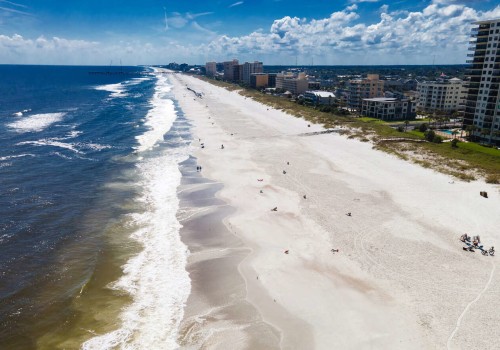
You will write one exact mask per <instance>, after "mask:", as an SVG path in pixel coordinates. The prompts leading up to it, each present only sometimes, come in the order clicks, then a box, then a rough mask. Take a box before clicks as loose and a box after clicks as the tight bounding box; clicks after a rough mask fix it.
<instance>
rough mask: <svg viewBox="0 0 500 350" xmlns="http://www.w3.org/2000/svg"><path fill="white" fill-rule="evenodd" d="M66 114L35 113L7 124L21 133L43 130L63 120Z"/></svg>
mask: <svg viewBox="0 0 500 350" xmlns="http://www.w3.org/2000/svg"><path fill="white" fill-rule="evenodd" d="M65 115H66V113H43V114H33V115H31V116H29V117H26V118H22V119H19V120H16V121H14V122H12V123H10V124H7V126H8V127H9V128H11V129H13V130H14V131H16V132H19V133H24V132H36V131H42V130H44V129H46V128H47V127H49V126H50V125H52V124H54V123H56V122H58V121H61V120H62V118H63V117H64V116H65Z"/></svg>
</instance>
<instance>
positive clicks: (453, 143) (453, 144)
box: [451, 139, 458, 148]
mask: <svg viewBox="0 0 500 350" xmlns="http://www.w3.org/2000/svg"><path fill="white" fill-rule="evenodd" d="M451 147H452V148H458V140H457V139H453V140H451Z"/></svg>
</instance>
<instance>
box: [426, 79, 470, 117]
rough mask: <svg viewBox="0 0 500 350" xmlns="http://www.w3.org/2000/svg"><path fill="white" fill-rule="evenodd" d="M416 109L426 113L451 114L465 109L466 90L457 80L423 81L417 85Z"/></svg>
mask: <svg viewBox="0 0 500 350" xmlns="http://www.w3.org/2000/svg"><path fill="white" fill-rule="evenodd" d="M417 92H418V103H417V108H418V109H419V110H421V111H426V112H435V111H443V112H452V111H458V110H463V109H464V108H465V97H466V95H467V88H466V85H465V82H464V81H463V80H460V79H458V78H452V79H449V80H444V79H442V80H437V81H423V82H420V83H418V85H417Z"/></svg>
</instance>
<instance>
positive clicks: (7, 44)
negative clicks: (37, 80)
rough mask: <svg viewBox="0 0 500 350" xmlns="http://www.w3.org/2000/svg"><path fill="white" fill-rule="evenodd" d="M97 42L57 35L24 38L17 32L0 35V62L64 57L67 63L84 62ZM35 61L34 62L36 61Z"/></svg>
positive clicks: (29, 61)
mask: <svg viewBox="0 0 500 350" xmlns="http://www.w3.org/2000/svg"><path fill="white" fill-rule="evenodd" d="M98 46H99V43H97V42H92V41H85V40H70V39H64V38H59V37H52V38H49V39H47V38H45V37H44V36H40V37H38V38H37V39H34V40H33V39H28V38H24V37H23V36H21V35H19V34H14V35H12V36H8V35H0V62H8V63H34V62H33V61H32V60H33V59H36V60H37V61H36V62H38V63H53V62H54V60H56V61H58V62H61V61H60V59H61V58H66V59H67V60H68V62H67V63H75V64H76V63H84V61H82V59H84V58H85V57H86V56H87V54H91V53H95V51H94V50H96V49H97V48H98ZM36 62H35V63H36Z"/></svg>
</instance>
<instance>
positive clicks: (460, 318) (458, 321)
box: [446, 261, 496, 350]
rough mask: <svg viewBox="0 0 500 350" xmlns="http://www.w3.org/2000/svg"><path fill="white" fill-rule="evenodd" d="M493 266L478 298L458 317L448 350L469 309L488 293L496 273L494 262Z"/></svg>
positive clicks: (448, 343)
mask: <svg viewBox="0 0 500 350" xmlns="http://www.w3.org/2000/svg"><path fill="white" fill-rule="evenodd" d="M491 265H492V266H493V268H492V269H491V272H490V278H489V279H488V282H486V285H485V286H484V288H483V290H482V291H481V292H480V293H479V294H478V295H477V297H476V298H475V299H474V300H472V301H471V302H470V303H469V304H467V306H466V307H465V309H464V311H463V312H462V313H461V314H460V316H459V317H458V320H457V325H456V327H455V329H454V330H453V332H451V334H450V337H449V338H448V341H447V342H446V349H448V350H449V349H450V343H451V340H452V339H453V337H454V336H455V334H456V333H457V331H458V329H459V328H460V323H462V318H463V317H464V316H465V314H466V313H467V311H469V308H470V307H471V306H472V305H473V304H475V303H476V302H477V301H478V300H479V299H481V296H482V295H483V294H484V292H486V290H487V289H488V287H489V286H490V284H491V280H492V279H493V273H494V272H495V267H496V266H495V264H494V263H493V261H492V262H491Z"/></svg>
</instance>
